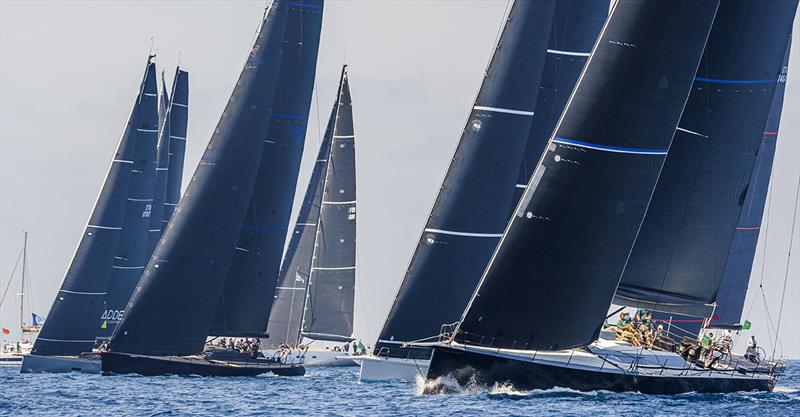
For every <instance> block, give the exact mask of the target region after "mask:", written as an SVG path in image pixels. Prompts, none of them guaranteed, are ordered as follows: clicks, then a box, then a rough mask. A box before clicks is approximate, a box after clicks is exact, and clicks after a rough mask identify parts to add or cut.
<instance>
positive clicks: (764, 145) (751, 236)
mask: <svg viewBox="0 0 800 417" xmlns="http://www.w3.org/2000/svg"><path fill="white" fill-rule="evenodd" d="M789 49H790V47H789V46H787V47H786V53H785V55H784V57H783V69H782V70H781V75H779V76H778V83H777V84H778V85H777V88H776V90H775V96H774V97H773V98H772V105H771V107H770V110H769V115H768V116H767V123H766V126H765V128H764V131H763V132H761V145H760V147H759V149H758V155H757V156H756V164H755V166H754V167H753V172H752V173H751V174H750V184H749V186H748V188H747V195H746V196H745V200H744V205H743V206H742V211H741V213H740V214H739V221H738V222H737V223H736V232H735V233H734V235H733V243H732V244H731V249H730V252H729V253H728V260H727V262H726V264H725V271H724V272H723V274H722V280H721V281H720V286H719V292H718V293H717V297H716V302H717V305H716V308H715V309H714V314H713V315H712V316H711V321H710V322H709V325H710V326H711V327H716V328H722V327H724V328H739V327H741V325H740V323H741V319H742V310H743V309H744V299H745V296H746V295H747V284H748V282H749V281H750V273H751V272H752V269H753V261H754V259H755V254H756V246H757V245H758V235H759V233H760V231H761V219H762V217H763V216H764V206H765V204H766V202H767V190H768V189H769V181H770V177H771V174H772V162H773V160H774V157H775V146H776V144H777V139H778V128H779V127H780V123H781V113H782V111H783V97H784V93H785V90H786V74H787V70H788V68H789Z"/></svg>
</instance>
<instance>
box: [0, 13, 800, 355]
mask: <svg viewBox="0 0 800 417" xmlns="http://www.w3.org/2000/svg"><path fill="white" fill-rule="evenodd" d="M265 4H266V3H265V1H261V0H257V1H225V2H222V1H219V2H215V1H203V2H189V1H159V2H156V1H149V2H148V1H138V2H123V1H114V2H100V1H96V2H78V1H63V2H55V1H53V2H36V1H7V0H0V282H2V287H0V290H1V289H2V288H4V287H5V284H6V282H7V280H8V278H9V275H10V274H11V270H12V268H13V266H14V262H15V261H16V258H17V254H18V251H19V249H20V246H21V244H22V233H21V230H22V229H25V230H28V231H30V232H31V236H30V266H31V278H32V281H33V291H32V292H33V296H34V307H35V311H37V312H40V313H42V314H45V313H46V312H47V309H49V307H50V303H51V302H52V300H53V298H54V296H55V293H56V291H57V289H58V286H59V285H60V283H61V280H62V279H63V274H64V271H65V270H66V268H67V265H68V263H69V261H70V259H71V256H72V254H73V252H74V250H75V246H76V244H77V242H78V239H79V237H80V235H81V233H82V230H83V228H84V226H85V224H86V220H87V218H88V216H89V214H90V211H91V209H92V204H93V203H94V200H95V197H96V196H97V192H98V189H99V187H100V183H101V182H102V180H103V178H104V176H105V172H106V170H107V168H108V163H109V159H110V158H111V156H112V155H113V152H114V149H115V147H116V145H117V142H118V140H119V135H120V133H121V131H122V128H123V125H124V123H125V121H126V119H127V116H128V113H129V111H130V108H131V106H132V103H133V99H134V95H135V94H136V91H137V88H138V83H139V82H140V79H141V76H142V72H143V69H144V64H145V61H146V58H147V54H148V52H149V50H150V44H151V40H150V39H151V37H153V38H154V41H153V44H154V49H155V51H156V52H157V54H158V58H157V62H158V64H159V67H160V68H162V69H165V70H166V71H167V78H168V79H170V80H171V78H172V74H173V71H174V68H175V65H176V63H177V62H178V59H179V57H180V62H181V66H182V67H183V68H184V69H186V70H187V71H189V73H190V76H189V82H190V98H189V101H190V103H189V106H190V110H189V132H188V139H189V140H188V143H187V157H186V170H185V172H184V176H185V178H188V177H189V176H191V174H192V172H193V171H194V167H195V166H196V164H197V162H198V160H199V158H200V155H201V153H202V151H203V149H204V147H205V145H206V144H207V142H208V139H209V138H210V136H211V132H212V131H213V129H214V126H215V125H216V123H217V120H218V119H219V116H220V114H221V112H222V109H223V107H224V106H225V103H226V102H227V99H228V96H229V94H230V92H231V90H232V89H233V85H234V83H235V80H236V78H237V76H238V74H239V72H240V70H241V67H242V64H243V63H244V59H245V57H246V55H247V52H248V51H249V48H250V44H251V41H252V39H253V35H254V31H255V29H256V27H257V26H258V23H259V21H260V19H261V16H262V14H263V10H264V6H265ZM505 8H506V1H505V0H482V1H377V0H338V1H336V0H327V1H326V5H325V17H324V23H323V33H322V42H321V45H320V54H319V61H318V66H317V80H316V86H317V88H316V91H315V94H316V97H315V99H314V106H313V107H312V109H311V115H312V118H311V120H310V123H309V129H308V136H307V140H306V149H305V155H304V159H303V166H302V170H301V174H300V185H299V186H298V193H300V194H302V192H303V191H304V189H305V184H306V181H307V180H308V177H309V176H310V169H311V165H312V161H313V159H314V158H315V155H316V152H317V147H318V144H319V136H320V133H319V132H320V130H322V129H324V126H320V121H318V118H317V115H318V114H322V115H323V117H324V115H326V114H328V112H329V111H330V106H331V105H332V104H333V99H334V94H335V90H336V83H337V77H338V75H339V71H340V66H341V65H342V64H343V63H344V62H345V57H346V62H347V63H348V64H349V66H350V82H351V90H352V94H353V108H354V118H355V130H356V149H357V157H358V181H359V182H358V201H359V209H358V211H359V224H358V228H359V229H358V240H359V248H358V265H359V272H358V283H357V295H356V304H357V305H356V318H355V321H356V323H355V327H356V335H357V336H359V337H363V338H364V339H365V341H366V340H374V339H375V338H376V337H377V333H378V331H379V330H380V327H381V326H382V324H383V321H384V319H385V316H386V313H387V311H388V308H389V306H390V304H391V301H392V300H393V298H394V295H395V291H396V288H397V286H398V283H399V281H400V279H401V278H402V276H403V274H404V272H405V268H406V266H407V264H408V262H409V259H410V257H411V254H412V251H413V250H414V246H415V244H416V241H417V239H418V238H419V235H420V232H421V230H422V227H423V226H424V223H425V220H426V217H427V215H428V212H429V210H430V207H431V205H432V204H433V200H434V198H435V195H436V192H437V190H438V187H439V185H440V182H441V180H442V178H443V176H444V172H445V170H446V169H447V164H448V161H449V159H450V157H451V155H452V152H453V150H454V149H455V145H456V142H457V140H458V138H459V134H460V131H461V129H462V128H463V125H464V123H465V121H466V117H467V115H468V111H469V108H470V106H471V105H472V101H473V99H474V97H475V94H476V91H477V89H478V87H479V82H480V79H481V76H482V74H483V71H484V68H485V66H486V63H487V62H488V59H489V54H490V52H491V50H492V46H493V44H494V40H495V36H496V34H497V31H498V28H499V27H500V24H501V22H502V18H503V15H504V11H505ZM794 28H795V33H800V29H798V28H800V24H799V23H798V20H797V19H796V20H795V24H794ZM798 49H800V48H795V50H794V51H793V53H792V56H791V62H790V65H789V76H788V82H787V94H786V100H785V107H784V115H783V121H782V124H781V133H780V135H779V138H778V150H777V156H776V160H775V178H774V182H773V186H774V188H773V191H774V192H773V193H772V198H771V204H770V206H769V207H768V209H769V222H768V224H767V223H765V224H764V228H763V229H762V239H761V241H760V242H759V249H758V254H759V255H758V256H757V260H756V265H755V267H754V269H753V274H754V278H753V282H754V284H752V285H751V287H752V288H753V289H751V291H750V294H749V295H748V301H747V304H746V307H745V309H746V311H747V309H748V307H749V306H750V305H751V300H752V299H753V298H754V297H755V298H756V300H755V303H753V307H752V310H751V313H750V314H749V315H748V316H747V318H748V319H749V320H750V321H751V322H753V330H752V332H753V333H754V334H755V335H756V337H757V338H758V339H759V341H760V342H761V343H762V344H767V343H768V342H769V340H771V339H772V338H774V334H770V330H769V326H768V324H767V323H766V321H767V319H766V317H767V314H766V312H765V307H764V306H765V303H764V302H763V300H762V297H761V295H760V294H759V293H758V292H757V291H755V290H754V289H755V288H756V287H757V286H758V283H759V282H760V281H761V276H762V269H763V288H764V293H765V297H766V300H767V302H768V303H769V304H768V305H769V315H771V317H772V318H773V320H774V319H777V317H776V316H777V310H778V306H779V303H780V292H781V289H782V285H783V280H784V274H785V271H786V267H787V251H788V248H789V232H790V228H791V223H792V210H793V209H794V201H795V189H796V186H797V181H798V176H799V175H800V168H799V167H798V165H799V162H800V145H799V142H800V121H799V120H798V119H799V117H798V115H800V58H799V57H798V56H799V55H798V52H797V50H798ZM317 103H319V109H318V108H317ZM321 123H322V124H324V121H322V122H321ZM185 183H186V181H184V185H185ZM300 197H301V196H298V199H299V198H300ZM798 226H799V227H800V225H798ZM767 235H768V237H767V238H766V239H764V237H765V236H767ZM799 239H800V232H798V233H795V243H794V251H795V256H793V257H792V259H791V264H790V271H791V272H790V280H789V284H788V286H787V289H786V306H785V308H784V313H783V323H782V325H781V326H782V327H781V332H780V341H781V344H780V345H779V348H778V352H783V353H785V354H786V355H788V356H791V357H795V358H798V357H800V303H798V296H800V278H799V277H800V256H798V255H797V254H798V253H800V242H798V240H799ZM765 241H766V251H764V244H765ZM762 254H763V255H762ZM762 259H765V260H766V262H765V263H762ZM762 264H763V265H765V267H763V268H762ZM15 285H16V284H15ZM18 292H19V290H18V289H16V288H13V289H12V290H11V291H9V294H10V295H9V296H12V295H14V294H16V293H18ZM17 300H18V298H17V299H13V300H10V301H9V300H7V301H6V303H5V304H4V306H3V308H2V319H0V320H1V321H2V326H4V327H9V328H13V330H14V331H17V326H18V324H17V322H16V320H17V319H16V317H17V316H16V313H15V311H16V310H17V309H18V308H19V307H18V301H17Z"/></svg>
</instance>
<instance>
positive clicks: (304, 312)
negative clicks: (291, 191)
mask: <svg viewBox="0 0 800 417" xmlns="http://www.w3.org/2000/svg"><path fill="white" fill-rule="evenodd" d="M306 231H308V232H309V233H306ZM287 254H288V255H287V258H286V260H285V261H284V263H285V267H284V268H283V270H282V272H281V281H280V284H279V287H278V288H277V291H276V297H275V298H276V302H275V303H273V311H272V313H271V314H270V317H272V318H273V319H272V320H275V322H273V321H272V320H271V321H270V327H268V328H275V329H276V330H277V332H278V333H277V335H278V336H279V338H277V339H274V336H275V335H273V334H272V333H271V339H272V340H271V343H270V345H271V346H270V347H271V349H269V350H268V352H270V353H271V354H277V355H288V356H290V357H291V356H293V357H295V359H303V364H304V365H305V366H355V365H356V363H355V362H353V361H352V360H351V359H350V358H349V356H350V355H349V350H350V349H349V347H350V346H349V342H351V341H352V340H353V337H352V333H353V310H354V309H353V307H354V293H355V278H356V159H355V134H354V129H353V110H352V100H351V96H350V82H349V79H348V73H347V66H346V65H345V66H344V67H343V68H342V73H341V77H340V80H339V90H338V93H337V95H336V103H335V104H334V106H333V111H332V114H331V118H330V120H329V122H328V127H327V129H326V136H325V137H324V138H323V140H322V143H321V145H320V151H319V155H318V157H317V163H316V164H315V166H314V172H313V174H312V176H311V181H310V182H309V185H308V188H307V190H306V197H305V201H304V205H303V207H302V208H301V211H300V215H299V217H298V221H297V223H296V225H295V234H294V235H293V236H292V240H291V241H290V246H289V249H288V251H287ZM295 309H296V313H295ZM325 342H329V343H330V342H334V343H344V344H345V345H346V346H347V349H346V350H345V349H342V350H340V349H339V348H338V346H335V349H331V348H330V346H328V347H327V348H324V347H322V346H318V344H319V343H325ZM354 353H355V352H354Z"/></svg>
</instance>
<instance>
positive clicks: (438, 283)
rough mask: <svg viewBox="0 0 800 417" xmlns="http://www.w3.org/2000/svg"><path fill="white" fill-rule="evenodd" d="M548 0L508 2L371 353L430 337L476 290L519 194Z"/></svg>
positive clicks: (549, 18)
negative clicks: (452, 151) (476, 90)
mask: <svg viewBox="0 0 800 417" xmlns="http://www.w3.org/2000/svg"><path fill="white" fill-rule="evenodd" d="M555 3H556V2H555V1H515V2H514V4H513V6H512V7H511V11H510V12H509V16H508V20H507V21H506V23H505V26H504V28H503V32H502V34H501V35H500V39H499V41H498V44H497V46H496V48H495V51H494V54H493V56H492V58H491V61H490V63H489V67H488V70H487V71H486V76H485V77H484V80H483V84H482V85H481V88H480V91H479V93H478V97H477V99H476V100H475V104H474V106H473V108H472V109H471V112H470V115H469V119H468V122H467V125H466V127H465V128H464V131H463V132H462V134H461V139H460V140H459V143H458V147H457V148H456V151H455V154H454V155H453V159H452V161H451V162H450V167H449V168H448V171H447V174H446V176H445V179H444V182H443V183H442V186H441V188H440V190H439V194H438V196H437V197H436V202H435V203H434V206H433V209H432V210H431V213H430V216H429V218H428V221H427V223H426V225H425V229H424V230H423V233H422V236H421V237H420V240H419V242H418V243H417V248H416V250H415V252H414V255H413V257H412V259H411V263H410V264H409V267H408V270H407V271H406V275H405V277H404V278H403V282H402V284H401V287H400V289H399V291H398V294H397V296H396V298H395V301H394V304H393V305H392V309H391V310H390V312H389V316H388V317H387V320H386V323H385V324H384V326H383V330H382V331H381V334H380V338H379V341H378V344H377V345H376V347H375V350H376V352H377V351H378V350H380V349H381V348H383V347H384V346H387V345H389V346H387V347H389V348H390V349H395V348H396V347H397V346H396V343H398V342H405V341H413V340H417V341H419V340H424V339H426V338H435V337H436V336H438V334H439V332H440V328H441V325H442V324H444V323H452V322H454V321H456V320H457V319H458V317H459V314H460V313H461V312H462V311H463V310H464V306H465V305H466V303H467V301H468V300H469V296H470V294H471V293H472V291H473V290H474V289H475V285H476V284H477V282H478V280H479V279H480V274H481V271H482V270H483V269H484V268H485V267H486V264H487V262H488V261H489V257H490V256H491V253H492V250H493V249H494V248H495V247H496V246H497V242H498V241H499V240H500V236H501V234H502V232H503V229H504V228H505V225H506V223H507V222H508V218H509V216H510V214H511V212H512V210H513V208H514V204H515V202H516V201H515V199H516V198H517V196H518V193H517V191H516V190H517V189H516V184H517V179H518V176H519V169H520V164H521V162H522V159H523V154H524V151H525V145H526V142H527V140H528V131H529V130H530V127H531V119H532V117H533V116H534V105H535V104H536V98H537V94H538V92H539V89H538V87H539V83H540V80H541V78H542V71H543V70H544V67H545V59H546V58H545V55H546V51H547V49H548V39H549V37H550V33H551V24H552V22H553V15H554V10H555V7H556V5H555ZM431 340H432V339H431Z"/></svg>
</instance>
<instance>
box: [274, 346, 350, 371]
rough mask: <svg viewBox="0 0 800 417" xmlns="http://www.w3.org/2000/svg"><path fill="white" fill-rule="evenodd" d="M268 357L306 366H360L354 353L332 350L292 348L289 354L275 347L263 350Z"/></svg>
mask: <svg viewBox="0 0 800 417" xmlns="http://www.w3.org/2000/svg"><path fill="white" fill-rule="evenodd" d="M262 353H263V354H264V356H266V357H268V358H273V357H284V358H285V360H286V361H291V362H300V363H302V364H303V366H305V367H306V368H320V367H343V366H358V363H356V361H355V360H354V359H353V358H354V357H353V356H352V355H349V354H347V353H345V352H336V351H332V350H312V349H309V350H296V349H293V350H291V351H290V352H289V353H288V354H287V353H285V351H284V352H281V351H278V350H275V349H267V350H263V351H262Z"/></svg>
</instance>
